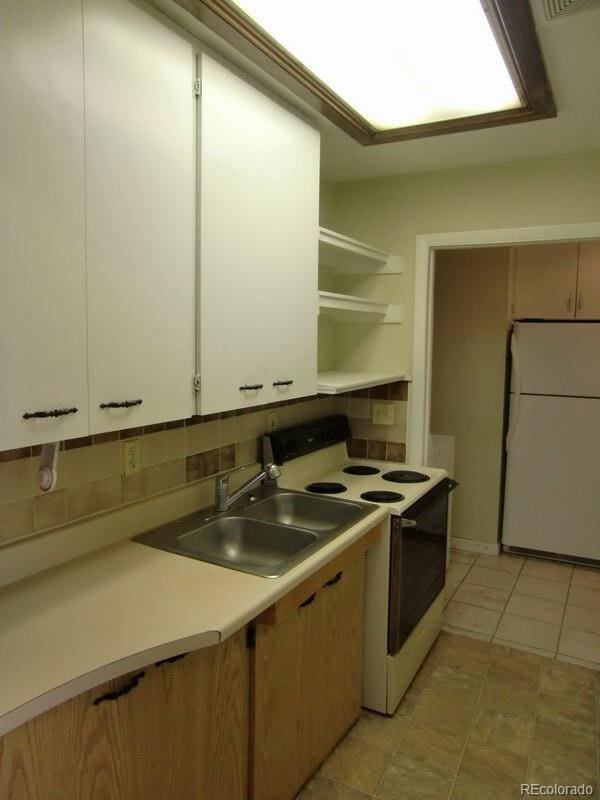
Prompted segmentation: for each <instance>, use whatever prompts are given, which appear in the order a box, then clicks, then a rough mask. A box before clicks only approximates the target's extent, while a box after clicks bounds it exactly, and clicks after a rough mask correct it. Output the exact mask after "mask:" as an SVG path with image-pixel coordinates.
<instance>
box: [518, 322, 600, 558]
mask: <svg viewBox="0 0 600 800" xmlns="http://www.w3.org/2000/svg"><path fill="white" fill-rule="evenodd" d="M511 354H512V374H511V383H510V414H509V426H508V433H507V437H506V476H505V495H504V521H503V529H502V542H503V544H504V545H505V546H506V547H507V548H511V547H512V548H524V549H527V550H532V551H538V552H540V553H552V554H557V555H562V556H567V557H568V556H571V557H577V558H583V559H600V322H589V323H586V322H516V323H515V325H514V327H513V333H512V338H511Z"/></svg>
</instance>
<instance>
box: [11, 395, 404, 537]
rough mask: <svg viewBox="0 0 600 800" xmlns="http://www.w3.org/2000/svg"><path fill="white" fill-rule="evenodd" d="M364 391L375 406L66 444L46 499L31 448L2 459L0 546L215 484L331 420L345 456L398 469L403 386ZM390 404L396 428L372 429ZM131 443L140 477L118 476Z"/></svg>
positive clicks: (276, 414)
mask: <svg viewBox="0 0 600 800" xmlns="http://www.w3.org/2000/svg"><path fill="white" fill-rule="evenodd" d="M370 391H371V394H372V397H371V396H370V395H369V391H367V390H363V391H362V392H358V393H355V394H354V395H347V396H338V397H321V396H319V397H313V398H308V399H305V400H297V401H292V402H290V403H281V404H277V405H276V406H271V407H269V406H266V407H264V406H263V407H257V408H255V409H247V410H243V411H238V412H225V413H223V414H212V415H210V416H209V417H204V418H202V417H191V418H190V419H187V420H180V421H177V422H169V423H166V424H159V425H152V426H149V427H146V428H145V429H142V428H138V429H129V430H127V431H121V433H120V434H119V432H111V433H106V434H100V435H98V436H95V437H93V438H92V437H85V438H82V439H77V440H71V441H69V442H66V443H65V445H64V447H63V449H61V452H60V453H59V462H58V473H59V480H58V483H57V486H56V488H55V489H54V490H53V491H52V492H50V493H44V492H42V491H41V490H40V489H39V487H38V486H37V471H38V468H39V457H38V456H37V455H33V456H32V453H34V452H35V451H36V448H23V449H21V450H14V451H7V452H4V453H2V452H0V545H1V544H6V543H8V542H13V541H15V540H17V539H21V538H23V537H27V536H30V535H31V534H32V533H40V532H42V531H47V530H49V529H55V528H59V527H61V526H64V525H65V524H66V523H70V522H74V521H76V520H77V521H79V520H82V519H84V518H85V517H90V516H92V515H94V514H98V513H104V512H106V511H110V510H114V509H116V508H119V507H121V506H123V505H127V504H129V503H134V502H139V501H141V500H143V499H144V498H147V497H148V498H149V497H151V496H154V495H157V494H160V493H162V492H167V491H170V490H172V489H175V488H178V487H182V486H184V485H186V484H189V483H192V482H196V481H207V480H208V481H212V480H214V476H215V475H216V474H218V473H220V472H225V471H227V470H230V469H233V468H237V467H241V466H244V465H246V464H254V463H255V462H256V461H257V460H259V458H260V452H259V440H260V437H261V436H262V434H263V433H266V432H268V431H269V430H272V429H278V428H284V427H287V426H289V425H295V424H299V423H302V422H306V421H308V420H310V419H315V418H317V417H320V416H325V415H327V414H333V413H342V414H346V415H348V417H349V419H350V426H351V431H352V436H353V439H352V440H351V442H350V443H349V447H350V450H351V452H355V453H356V454H357V455H363V450H364V457H366V456H367V452H368V451H370V453H371V456H370V457H374V458H386V457H388V458H389V460H402V459H403V454H404V442H405V433H406V423H405V420H406V396H407V384H390V385H389V386H387V387H386V386H384V387H377V389H376V390H370ZM388 398H389V400H388V402H392V403H393V404H394V425H393V426H378V425H372V424H371V422H370V419H371V414H372V403H373V402H374V401H375V400H376V399H379V400H387V399H388ZM130 438H137V439H139V440H140V444H141V460H142V469H141V470H140V471H139V472H137V473H135V474H133V475H124V474H123V452H122V448H123V442H122V440H124V439H130ZM358 451H360V452H358Z"/></svg>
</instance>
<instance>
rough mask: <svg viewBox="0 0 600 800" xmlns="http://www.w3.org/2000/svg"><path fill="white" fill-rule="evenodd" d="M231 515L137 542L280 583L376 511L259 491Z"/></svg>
mask: <svg viewBox="0 0 600 800" xmlns="http://www.w3.org/2000/svg"><path fill="white" fill-rule="evenodd" d="M257 494H258V499H251V498H244V501H243V502H242V503H241V504H240V505H239V506H236V507H235V508H234V509H233V510H231V511H227V512H223V513H220V514H215V513H214V511H211V510H210V509H209V510H207V511H204V512H202V511H200V512H196V513H195V514H189V515H188V516H186V517H181V518H180V519H176V520H174V521H173V522H167V523H165V524H164V525H160V526H159V527H158V528H153V529H152V530H149V531H145V533H140V534H139V535H138V536H134V537H133V541H134V542H140V543H141V544H145V545H148V546H149V547H156V548H157V549H158V550H166V551H167V552H169V553H177V554H178V555H181V556H187V557H188V558H196V559H198V560H199V561H208V562H209V563H211V564H218V565H219V566H221V567H229V568H230V569H235V570H239V571H240V572H249V573H251V574H252V575H259V576H261V577H264V578H279V577H280V576H281V575H283V573H284V572H287V571H288V570H290V569H291V568H292V567H295V566H296V564H299V563H300V562H301V561H303V560H304V559H305V558H308V556H310V555H312V554H313V553H314V552H315V551H317V550H318V549H319V548H321V547H324V546H325V545H326V544H329V542H331V541H332V540H333V539H335V538H336V536H339V535H340V534H341V533H344V531H346V530H347V529H348V528H349V527H350V526H351V525H354V524H355V523H356V522H358V521H359V520H360V519H362V517H365V516H366V515H367V514H370V513H371V512H372V510H373V507H372V506H371V505H367V504H366V503H355V502H350V501H348V500H339V499H335V500H332V499H331V498H323V497H315V496H313V495H307V494H303V493H302V492H293V491H287V490H276V491H275V492H274V493H273V492H265V491H264V490H263V491H262V493H261V490H259V491H258V492H257Z"/></svg>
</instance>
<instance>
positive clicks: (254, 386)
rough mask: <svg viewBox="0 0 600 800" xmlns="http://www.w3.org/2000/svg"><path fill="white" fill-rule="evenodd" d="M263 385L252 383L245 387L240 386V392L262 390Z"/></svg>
mask: <svg viewBox="0 0 600 800" xmlns="http://www.w3.org/2000/svg"><path fill="white" fill-rule="evenodd" d="M263 386H264V383H252V384H249V385H247V386H240V392H255V391H257V390H258V389H262V388H263Z"/></svg>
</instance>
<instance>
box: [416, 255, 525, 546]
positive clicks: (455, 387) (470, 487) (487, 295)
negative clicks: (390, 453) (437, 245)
mask: <svg viewBox="0 0 600 800" xmlns="http://www.w3.org/2000/svg"><path fill="white" fill-rule="evenodd" d="M509 256H510V250H509V248H507V247H497V248H482V249H472V250H471V249H470V250H446V251H440V252H439V253H437V254H436V261H435V289H434V331H433V370H432V393H431V431H432V433H442V434H451V435H453V436H455V437H456V473H455V477H456V479H457V480H458V481H459V483H460V488H459V490H458V491H457V492H456V494H455V495H454V510H453V523H452V533H453V535H454V536H457V537H460V538H463V539H474V540H476V541H481V542H495V541H496V540H497V538H498V509H499V502H500V479H501V466H502V425H503V397H504V372H505V356H506V336H507V327H508V322H507V304H508V274H509Z"/></svg>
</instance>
